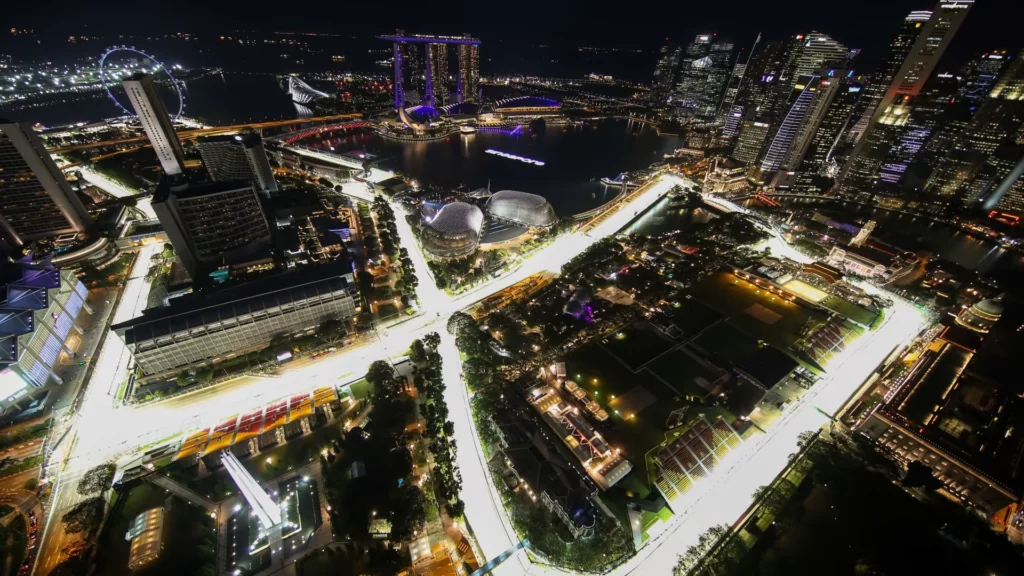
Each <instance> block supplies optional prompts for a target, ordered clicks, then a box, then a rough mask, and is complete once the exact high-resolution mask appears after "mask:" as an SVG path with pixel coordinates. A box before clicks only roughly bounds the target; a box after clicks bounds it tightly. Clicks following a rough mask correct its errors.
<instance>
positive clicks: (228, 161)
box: [196, 132, 277, 192]
mask: <svg viewBox="0 0 1024 576" xmlns="http://www.w3.org/2000/svg"><path fill="white" fill-rule="evenodd" d="M196 144H197V145H198V146H199V153H200V154H201V155H202V157H203V166H206V171H207V172H209V173H210V179H211V180H213V181H214V182H223V181H225V180H245V181H248V182H252V185H253V187H254V188H256V189H257V190H260V191H263V192H277V181H276V180H274V171H273V169H272V168H271V167H270V159H269V158H267V150H266V149H265V148H264V147H263V139H262V138H260V135H259V134H257V133H255V132H251V133H248V134H235V135H233V136H203V137H200V138H199V139H197V140H196Z"/></svg>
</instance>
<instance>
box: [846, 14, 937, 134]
mask: <svg viewBox="0 0 1024 576" xmlns="http://www.w3.org/2000/svg"><path fill="white" fill-rule="evenodd" d="M931 17H932V12H931V10H916V11H914V12H911V13H910V14H908V15H907V17H906V18H904V19H903V23H902V24H900V29H899V31H897V32H896V36H895V37H893V39H892V42H890V43H889V55H888V57H887V58H886V60H885V64H884V65H883V67H882V69H881V70H879V71H878V72H877V73H876V74H875V75H874V77H873V78H872V79H871V83H870V84H868V88H867V92H865V94H864V100H865V102H864V103H865V104H866V106H864V111H863V113H862V114H861V116H860V117H859V118H858V119H857V122H856V123H855V124H854V126H853V128H851V130H850V134H849V140H850V142H853V143H854V144H856V143H857V140H860V137H861V136H862V135H863V134H864V131H865V130H866V129H867V127H868V123H869V122H870V121H871V115H872V114H874V112H875V108H877V107H878V103H879V102H881V101H882V97H883V96H884V95H885V91H886V89H888V88H889V85H890V84H892V79H893V77H894V76H896V72H898V71H899V69H900V66H902V65H903V61H904V60H906V59H907V55H909V54H910V49H911V48H913V47H914V42H916V41H917V37H918V35H919V34H920V33H921V30H922V29H923V28H924V24H925V23H926V22H928V20H929V19H930V18H931Z"/></svg>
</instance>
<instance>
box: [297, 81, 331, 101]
mask: <svg viewBox="0 0 1024 576" xmlns="http://www.w3.org/2000/svg"><path fill="white" fill-rule="evenodd" d="M288 94H290V95H291V97H292V101H293V102H298V103H299V104H309V103H310V102H312V101H314V100H323V99H325V98H330V97H331V95H330V94H328V93H326V92H321V91H319V90H317V89H316V88H313V87H312V86H310V85H309V84H306V83H305V82H303V81H302V80H301V79H300V78H298V77H297V76H289V77H288Z"/></svg>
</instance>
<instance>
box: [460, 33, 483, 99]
mask: <svg viewBox="0 0 1024 576" xmlns="http://www.w3.org/2000/svg"><path fill="white" fill-rule="evenodd" d="M458 50H459V100H460V101H461V102H476V100H477V97H478V93H479V92H480V46H479V45H477V44H459V48H458Z"/></svg>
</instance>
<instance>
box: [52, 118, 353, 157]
mask: <svg viewBox="0 0 1024 576" xmlns="http://www.w3.org/2000/svg"><path fill="white" fill-rule="evenodd" d="M362 117H363V115H362V114H331V115H329V116H315V117H312V118H291V119H289V120H270V121H267V122H252V123H249V124H234V125H231V126H211V127H209V128H197V129H194V130H181V131H179V132H178V139H180V140H190V139H192V138H195V137H196V136H216V135H219V134H234V133H236V132H238V131H239V130H241V129H243V128H253V129H255V130H262V129H263V128H278V127H281V126H291V125H292V124H309V123H313V122H330V121H333V120H344V119H346V118H362ZM147 142H148V139H147V138H146V135H145V134H143V135H142V136H135V137H132V138H120V139H118V140H104V141H102V142H89V143H87V144H73V145H71V146H61V147H60V148H50V149H49V150H50V152H67V151H68V150H88V149H90V148H102V147H104V146H120V145H122V144H145V143H147Z"/></svg>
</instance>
